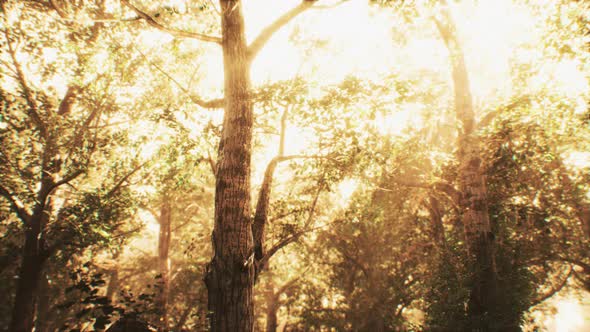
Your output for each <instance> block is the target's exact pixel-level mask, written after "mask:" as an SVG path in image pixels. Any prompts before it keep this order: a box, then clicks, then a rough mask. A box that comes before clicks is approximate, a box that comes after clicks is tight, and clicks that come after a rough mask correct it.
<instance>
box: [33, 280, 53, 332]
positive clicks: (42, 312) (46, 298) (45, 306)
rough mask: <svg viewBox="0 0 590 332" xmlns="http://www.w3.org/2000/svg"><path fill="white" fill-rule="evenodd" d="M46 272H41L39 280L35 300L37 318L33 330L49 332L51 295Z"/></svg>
mask: <svg viewBox="0 0 590 332" xmlns="http://www.w3.org/2000/svg"><path fill="white" fill-rule="evenodd" d="M50 287H51V286H50V284H49V279H48V278H47V272H45V273H42V276H41V278H40V280H39V299H38V302H37V318H36V321H35V332H49V331H50V327H49V326H50V324H49V310H50V308H51V296H50V294H49V291H50Z"/></svg>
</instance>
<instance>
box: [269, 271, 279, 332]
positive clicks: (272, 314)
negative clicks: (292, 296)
mask: <svg viewBox="0 0 590 332" xmlns="http://www.w3.org/2000/svg"><path fill="white" fill-rule="evenodd" d="M267 287H268V289H267V291H266V332H276V331H277V327H278V317H277V312H278V311H279V308H280V304H279V301H278V300H279V298H278V297H277V296H276V295H275V291H274V282H273V281H272V277H270V278H269V283H268V285H267ZM279 296H280V294H279Z"/></svg>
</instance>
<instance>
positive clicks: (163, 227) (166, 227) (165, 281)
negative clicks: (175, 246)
mask: <svg viewBox="0 0 590 332" xmlns="http://www.w3.org/2000/svg"><path fill="white" fill-rule="evenodd" d="M158 222H159V223H160V233H159V237H158V269H159V273H160V275H161V279H160V282H161V286H162V288H161V289H160V293H159V294H158V299H157V303H158V307H159V309H160V310H161V316H160V329H161V330H162V331H167V330H168V294H169V289H170V264H169V255H168V252H169V249H170V236H171V231H170V226H171V223H172V209H171V207H170V200H169V198H168V197H164V201H163V202H162V205H161V207H160V216H159V218H158Z"/></svg>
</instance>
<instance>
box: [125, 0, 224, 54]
mask: <svg viewBox="0 0 590 332" xmlns="http://www.w3.org/2000/svg"><path fill="white" fill-rule="evenodd" d="M121 3H123V4H124V5H125V6H127V7H128V8H129V9H131V10H133V11H134V12H135V14H137V15H138V16H139V17H141V18H142V19H143V20H145V21H146V22H147V24H149V25H151V26H152V27H154V28H156V29H158V30H160V31H164V32H167V33H169V34H171V35H173V36H175V37H183V38H192V39H197V40H201V41H206V42H213V43H216V44H221V41H222V40H221V38H220V37H216V36H209V35H205V34H202V33H198V32H190V31H183V30H176V29H172V28H169V27H166V26H164V25H162V24H160V23H159V22H158V21H156V20H155V19H154V18H153V17H151V16H150V15H149V14H147V13H145V12H144V11H142V10H140V9H139V8H137V7H135V6H134V5H133V4H131V3H130V2H129V1H127V0H121Z"/></svg>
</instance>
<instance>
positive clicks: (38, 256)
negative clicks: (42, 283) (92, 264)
mask: <svg viewBox="0 0 590 332" xmlns="http://www.w3.org/2000/svg"><path fill="white" fill-rule="evenodd" d="M38 215H40V214H37V215H36V216H35V217H33V218H31V220H30V221H31V222H30V223H29V225H27V227H28V228H27V230H26V231H25V245H24V254H23V258H22V262H21V268H20V272H19V276H18V283H17V289H16V298H15V303H14V307H13V311H12V319H11V321H10V329H9V331H11V332H30V331H32V330H33V320H34V317H35V301H36V298H37V290H38V286H39V277H40V276H41V272H42V270H43V263H44V261H45V259H44V256H43V253H42V250H43V249H42V241H41V239H40V237H39V234H40V232H41V218H40V217H38Z"/></svg>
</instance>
